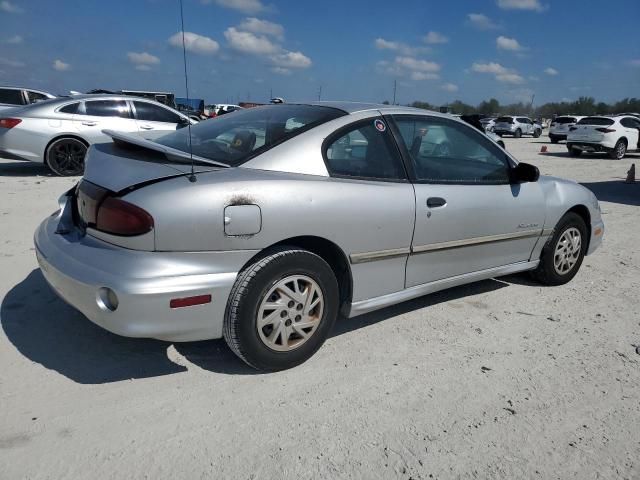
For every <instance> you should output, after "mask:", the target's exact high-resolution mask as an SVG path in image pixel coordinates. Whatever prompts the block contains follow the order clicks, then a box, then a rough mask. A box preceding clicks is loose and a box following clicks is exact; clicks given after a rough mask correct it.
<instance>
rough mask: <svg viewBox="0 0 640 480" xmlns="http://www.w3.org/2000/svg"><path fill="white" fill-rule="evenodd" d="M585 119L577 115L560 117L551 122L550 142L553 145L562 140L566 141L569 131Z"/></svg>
mask: <svg viewBox="0 0 640 480" xmlns="http://www.w3.org/2000/svg"><path fill="white" fill-rule="evenodd" d="M583 118H584V117H579V116H576V115H560V116H559V117H556V118H554V119H553V120H552V121H551V127H550V128H549V140H551V143H558V142H559V141H560V140H566V139H567V134H568V133H569V129H570V128H571V127H573V126H574V125H575V124H576V123H578V122H579V121H580V120H582V119H583Z"/></svg>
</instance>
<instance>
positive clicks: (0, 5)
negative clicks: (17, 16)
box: [0, 0, 24, 13]
mask: <svg viewBox="0 0 640 480" xmlns="http://www.w3.org/2000/svg"><path fill="white" fill-rule="evenodd" d="M0 10H2V11H3V12H7V13H23V12H24V9H22V8H21V7H19V6H18V5H16V4H15V3H12V2H10V1H9V0H2V1H1V2H0Z"/></svg>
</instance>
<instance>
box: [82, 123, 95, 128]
mask: <svg viewBox="0 0 640 480" xmlns="http://www.w3.org/2000/svg"><path fill="white" fill-rule="evenodd" d="M82 124H83V125H86V126H87V127H95V126H96V125H97V124H98V122H82Z"/></svg>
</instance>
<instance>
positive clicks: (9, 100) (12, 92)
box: [0, 86, 56, 110]
mask: <svg viewBox="0 0 640 480" xmlns="http://www.w3.org/2000/svg"><path fill="white" fill-rule="evenodd" d="M51 98H56V97H55V95H52V94H50V93H47V92H43V91H41V90H34V89H32V88H23V87H7V86H0V110H5V109H7V108H14V107H18V106H23V105H31V104H32V103H37V102H41V101H43V100H49V99H51Z"/></svg>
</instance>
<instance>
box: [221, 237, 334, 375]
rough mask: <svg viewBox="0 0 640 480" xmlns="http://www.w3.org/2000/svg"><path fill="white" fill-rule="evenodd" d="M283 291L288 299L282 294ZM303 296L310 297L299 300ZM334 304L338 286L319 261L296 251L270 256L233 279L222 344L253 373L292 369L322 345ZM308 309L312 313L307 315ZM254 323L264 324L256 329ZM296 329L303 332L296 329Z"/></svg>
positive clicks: (284, 249) (288, 249)
mask: <svg viewBox="0 0 640 480" xmlns="http://www.w3.org/2000/svg"><path fill="white" fill-rule="evenodd" d="M296 282H297V285H298V287H299V288H296V284H295V283H296ZM287 289H288V292H289V293H290V294H291V295H293V296H291V297H290V296H289V295H288V294H286V293H284V292H286V291H287ZM314 289H315V293H314V291H313V290H314ZM296 290H298V291H296ZM304 292H307V294H309V293H310V295H307V296H306V297H305V296H304ZM294 297H295V298H294ZM308 297H310V299H309V298H308ZM318 299H319V301H318ZM339 299H340V296H339V290H338V281H337V280H336V277H335V275H334V273H333V270H332V269H331V267H330V266H329V265H328V264H327V262H325V261H324V260H323V259H322V258H321V257H319V256H318V255H316V254H314V253H311V252H309V251H307V250H302V249H298V248H296V247H282V248H279V249H277V250H273V251H271V252H268V253H267V254H266V255H265V256H263V257H262V258H259V259H258V260H256V261H255V262H254V263H253V264H251V265H249V266H248V267H247V268H245V269H244V270H243V271H242V272H240V274H239V275H238V278H237V279H236V282H235V284H234V286H233V288H232V289H231V293H230V294H229V300H228V301H227V308H226V311H225V318H224V329H223V330H224V338H225V341H226V342H227V345H229V348H231V350H232V351H233V352H234V353H235V354H236V355H237V356H238V357H240V358H241V359H242V360H243V361H244V362H245V363H247V364H248V365H249V366H251V367H253V368H255V369H257V370H262V371H278V370H285V369H287V368H292V367H295V366H296V365H300V364H301V363H303V362H305V361H306V360H307V359H309V358H310V357H311V356H312V355H313V354H314V353H315V352H316V351H317V350H318V349H319V348H320V347H321V346H322V344H323V343H324V342H325V340H326V339H327V337H328V335H329V333H330V332H331V330H332V328H333V325H334V324H335V321H336V318H337V316H338V306H339V305H338V304H339ZM316 301H317V303H316V304H315V305H314V304H313V303H314V302H316ZM303 303H304V305H303ZM309 303H311V304H312V306H313V308H311V309H310V310H309V312H308V314H307V308H306V306H307V305H309ZM271 307H273V308H271ZM278 312H279V313H278ZM259 319H265V320H267V322H265V323H264V325H263V326H262V327H261V328H258V321H259ZM298 322H300V323H298ZM296 323H298V325H303V324H304V325H305V327H302V329H300V328H296ZM298 332H302V333H306V334H307V335H308V336H307V337H303V336H302V335H301V333H298ZM285 336H286V338H285Z"/></svg>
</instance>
